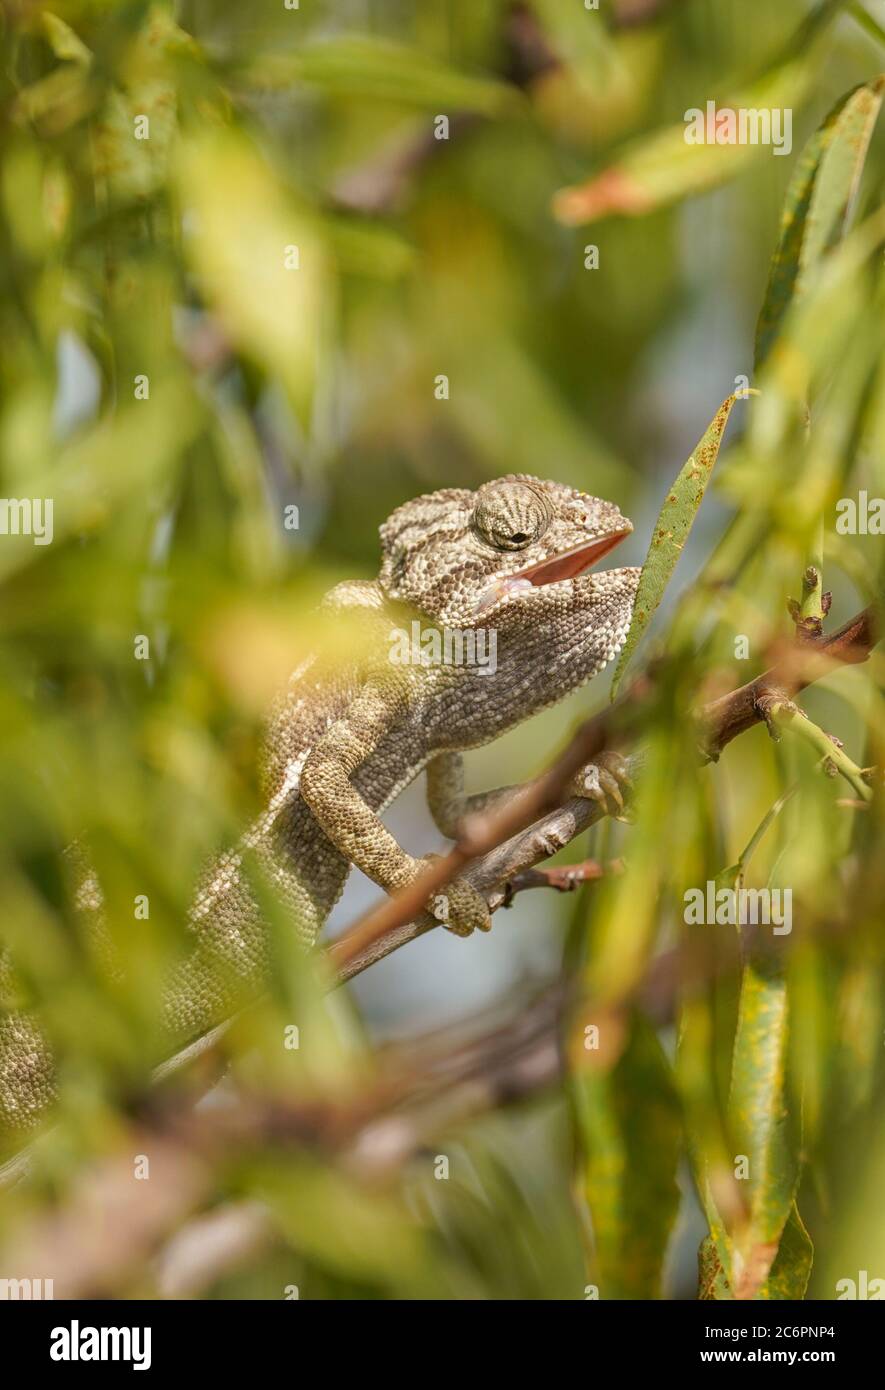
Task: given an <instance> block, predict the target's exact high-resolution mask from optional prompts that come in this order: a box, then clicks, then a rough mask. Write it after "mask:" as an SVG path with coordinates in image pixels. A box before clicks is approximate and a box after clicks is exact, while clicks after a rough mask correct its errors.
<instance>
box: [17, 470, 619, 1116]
mask: <svg viewBox="0 0 885 1390" xmlns="http://www.w3.org/2000/svg"><path fill="white" fill-rule="evenodd" d="M630 530H632V527H631V525H630V523H629V521H627V520H626V518H625V517H623V516H622V515H621V513H620V512H619V511H618V509H617V507H615V506H614V505H613V504H611V503H609V502H605V501H603V500H601V499H599V498H595V497H591V496H589V495H587V494H585V493H582V492H579V491H577V490H576V489H574V488H571V487H566V486H563V485H561V484H558V483H553V482H545V481H542V480H540V479H537V478H533V477H528V476H523V475H516V476H509V477H507V478H503V479H500V480H498V481H496V482H491V483H487V484H485V485H484V486H482V487H481V488H479V489H477V490H476V491H470V490H467V489H460V488H458V489H456V488H449V489H444V490H442V491H439V492H435V493H431V494H428V495H426V496H423V497H419V498H417V499H415V500H414V501H411V502H408V503H406V504H405V505H404V506H402V507H399V508H398V509H397V510H396V511H395V512H394V513H393V514H392V515H391V516H390V517H389V518H388V520H387V521H386V522H385V523H384V524H383V525H382V527H381V531H380V536H381V545H382V564H381V569H380V573H379V575H378V578H377V579H376V580H374V581H371V582H365V581H363V582H353V583H344V584H340V585H338V586H337V587H336V588H335V589H333V590H332V591H331V593H330V594H329V595H327V597H326V599H325V601H324V608H325V610H326V611H327V612H328V615H329V619H330V621H332V622H334V621H335V620H336V616H338V617H341V616H343V615H348V617H349V618H350V619H352V618H353V617H354V616H355V615H356V616H358V617H359V619H360V621H362V620H363V618H364V620H365V624H366V625H367V627H368V636H369V639H370V640H369V641H368V642H367V643H365V644H363V645H362V646H361V647H360V651H359V655H358V656H357V657H356V658H355V659H354V660H353V661H352V662H351V663H350V664H349V665H347V664H341V663H338V664H336V666H335V668H334V669H330V668H328V666H326V665H324V664H323V663H322V662H319V661H314V660H308V661H307V662H305V663H304V664H303V665H302V667H300V668H299V670H298V671H296V672H295V673H294V675H293V676H292V677H291V679H290V681H289V685H288V688H287V689H286V691H285V692H284V694H283V695H282V697H281V698H280V700H279V702H278V704H277V706H276V708H275V710H274V712H273V715H272V717H271V720H270V723H269V729H268V736H267V739H266V758H265V767H264V779H263V781H264V792H265V797H266V809H265V811H264V813H263V814H262V815H261V817H260V818H259V820H258V821H257V822H256V824H254V825H253V826H252V827H250V829H249V830H248V831H247V832H246V834H245V835H244V837H243V840H242V842H241V844H240V845H239V846H238V847H237V848H236V849H234V850H233V851H231V852H229V853H227V854H225V855H223V856H222V857H221V858H220V859H219V860H218V861H216V862H215V863H214V864H213V865H211V866H210V868H209V870H208V871H207V873H206V874H205V876H204V879H203V881H202V883H201V884H200V885H199V887H198V890H197V894H196V897H195V901H194V905H193V908H192V911H191V914H190V920H189V930H190V931H191V932H192V933H193V942H192V946H191V949H190V951H189V953H188V954H187V955H186V957H185V958H184V959H183V960H182V961H181V962H180V964H179V965H178V966H177V967H176V970H175V974H174V978H173V979H172V980H171V982H170V983H169V986H168V988H167V990H166V992H165V996H164V1006H163V1007H164V1031H165V1033H166V1034H167V1035H168V1039H169V1043H170V1048H171V1047H173V1046H175V1045H181V1044H182V1043H184V1042H186V1041H188V1040H189V1039H191V1038H193V1037H195V1036H198V1035H199V1034H201V1033H202V1032H205V1031H206V1030H208V1029H209V1028H211V1027H213V1026H214V1025H215V1024H217V1023H219V1022H220V1021H221V1020H222V1019H224V1018H225V1017H227V1016H229V1014H230V1013H231V1012H232V1011H234V1010H235V1009H236V1008H237V1007H239V1006H241V1005H242V1004H243V1003H244V1002H246V1001H247V1000H248V999H249V998H253V997H255V996H256V995H257V994H259V993H260V992H262V990H263V988H264V987H265V985H266V982H267V979H268V971H269V969H270V960H269V953H268V944H267V933H266V931H265V929H264V928H263V925H262V913H261V909H260V907H259V905H258V903H257V901H256V899H255V897H254V895H253V891H252V889H251V887H250V882H251V881H252V880H250V877H249V874H248V873H247V872H246V871H245V857H247V856H248V857H250V858H251V860H252V862H254V864H256V865H258V866H259V868H260V870H261V871H262V879H263V880H264V881H265V882H267V883H269V884H270V886H271V888H272V890H273V891H274V893H275V894H276V895H277V896H278V898H279V901H280V903H281V905H282V907H283V909H284V911H285V914H286V918H287V920H290V921H291V923H292V927H293V930H294V931H295V932H297V934H298V937H299V939H300V940H301V941H302V942H303V943H304V945H305V946H310V945H312V944H313V943H314V941H315V940H316V937H317V935H318V933H319V932H320V930H321V928H322V926H323V923H324V922H325V920H326V918H327V916H328V914H329V912H330V911H331V909H332V907H333V906H334V904H335V902H336V900H337V899H338V897H339V896H340V894H341V892H342V889H343V887H344V883H345V880H346V878H347V875H348V872H349V870H350V868H351V866H352V865H353V864H356V865H358V866H359V868H360V869H362V870H363V872H364V873H366V874H367V875H368V876H369V878H371V879H373V880H374V881H375V882H376V883H377V884H379V886H380V887H381V888H383V889H385V890H386V891H387V892H388V893H393V892H396V891H397V889H399V888H401V887H403V886H404V885H405V884H407V883H408V882H409V881H410V880H411V879H412V878H413V877H414V876H415V875H416V874H417V873H419V872H420V871H421V868H422V867H423V861H421V860H416V859H414V858H413V857H412V856H411V855H409V854H407V853H406V852H405V851H404V850H403V849H402V848H401V847H400V845H399V844H398V843H397V841H396V840H395V839H394V837H393V836H392V835H391V833H390V832H389V831H388V830H387V829H386V827H385V826H384V825H383V824H382V822H381V820H380V818H379V817H380V814H381V813H382V812H383V810H384V809H385V807H387V806H388V805H389V804H390V802H391V801H392V800H393V799H394V798H395V797H396V796H397V795H398V793H399V792H400V791H401V790H402V789H403V788H404V787H405V786H406V785H407V784H408V783H409V782H411V781H412V780H413V779H414V778H415V777H416V776H417V775H418V774H419V773H420V772H421V771H422V770H426V773H427V788H428V800H429V804H430V809H431V812H432V814H433V817H434V820H435V823H436V825H437V826H438V828H439V829H440V830H441V831H442V833H443V834H445V835H449V836H451V835H453V834H454V833H455V830H456V827H457V823H458V821H459V819H460V818H461V817H462V816H463V815H465V814H468V813H470V812H473V811H476V810H480V809H482V807H484V806H487V805H490V804H492V803H493V801H494V800H495V798H496V797H498V796H501V795H502V794H504V793H505V792H506V791H508V790H509V789H508V788H501V789H499V790H498V791H497V792H488V793H485V794H482V795H479V796H473V797H466V796H465V795H464V792H463V778H462V765H461V752H462V751H463V750H465V749H469V748H472V747H476V746H478V745H480V744H484V743H487V742H489V741H490V740H492V739H494V738H495V737H497V736H498V735H499V734H501V733H503V732H505V731H506V730H507V729H509V728H511V727H512V726H513V725H515V724H518V723H520V722H521V721H522V720H524V719H526V718H528V717H529V716H531V715H533V714H535V713H537V712H538V711H539V710H541V709H544V708H545V707H547V706H549V705H551V704H553V703H554V702H556V701H557V700H560V699H561V698H563V697H564V696H565V695H567V694H568V693H569V692H570V691H572V690H574V689H576V688H577V687H578V686H580V685H582V684H583V683H585V682H586V681H588V680H589V679H590V678H591V677H592V676H593V675H595V674H596V673H597V672H598V671H599V670H600V669H601V668H602V667H603V666H604V665H605V664H606V662H608V661H609V660H611V658H612V657H613V656H614V655H615V654H616V653H617V652H618V650H619V649H620V647H621V645H622V644H623V642H624V639H625V637H626V633H627V629H628V626H629V622H630V617H631V613H632V604H633V598H634V595H635V592H636V586H637V582H638V577H639V571H638V569H635V568H622V569H607V570H600V571H592V570H591V569H590V566H591V565H592V564H595V563H597V562H598V561H599V560H600V559H601V558H602V557H603V556H604V555H605V554H606V553H607V552H608V551H609V550H610V549H612V548H613V547H614V545H616V544H617V543H618V541H620V540H621V539H623V537H624V536H625V535H627V534H628V533H629V531H630ZM416 619H417V621H418V623H419V624H424V625H428V626H429V627H432V628H433V629H434V630H436V631H438V632H441V633H443V632H446V631H448V632H449V633H452V634H461V635H462V636H463V635H464V634H469V633H472V634H478V633H481V634H482V635H483V636H484V637H485V638H486V639H487V641H488V640H490V639H493V640H494V654H495V661H494V669H492V664H491V663H488V662H486V664H485V665H480V664H471V663H470V662H469V661H468V662H466V663H465V662H461V663H454V662H446V661H444V660H437V659H435V656H434V654H433V653H431V654H430V655H428V654H427V653H426V652H424V651H423V648H422V649H421V652H422V653H423V654H419V656H418V657H417V659H415V660H412V661H396V660H395V659H393V657H392V651H393V640H394V639H395V637H396V635H397V634H398V633H401V632H404V631H409V630H410V628H412V625H413V624H414V622H415V620H416ZM466 650H467V651H468V652H469V651H470V650H471V648H470V647H469V645H468V646H467V648H466ZM486 651H488V647H487V648H486ZM571 790H572V794H582V795H591V796H597V797H600V798H604V797H605V795H606V793H607V792H610V791H611V790H612V780H611V773H610V771H608V770H607V769H606V767H605V766H604V765H602V766H598V767H590V768H588V769H586V770H585V773H584V774H582V775H581V776H580V777H579V778H578V779H577V781H576V785H575V786H574V787H573V788H572V789H571ZM78 893H79V900H80V907H81V909H85V910H86V911H88V912H90V913H91V914H92V915H93V916H94V917H95V919H96V923H97V924H99V923H100V915H101V910H102V909H101V898H100V891H99V888H98V885H97V883H96V882H95V881H94V879H93V878H91V877H90V874H89V871H88V868H87V870H86V872H85V874H84V876H83V879H82V881H81V883H80V886H79V889H78ZM446 897H447V911H448V916H447V918H446V920H445V921H444V925H445V926H447V927H448V928H449V929H450V930H452V931H454V932H456V933H458V934H461V935H467V934H469V933H470V932H471V931H473V930H474V929H476V928H479V929H483V930H486V929H488V927H489V926H490V918H489V912H488V907H487V904H486V902H485V901H484V899H483V898H482V897H480V896H479V895H478V894H477V893H476V892H475V890H474V889H473V888H471V887H470V886H469V885H468V884H466V883H464V882H463V881H456V882H455V883H453V884H451V885H449V887H448V889H447V892H446ZM52 1092H53V1075H52V1063H51V1058H50V1056H49V1051H48V1048H47V1047H46V1044H45V1042H44V1040H43V1038H42V1037H41V1034H40V1031H39V1027H38V1025H37V1022H36V1021H35V1019H34V1018H33V1017H31V1016H27V1015H23V1014H7V1015H6V1016H5V1017H2V1018H0V1139H3V1138H4V1137H5V1138H6V1139H7V1141H8V1139H9V1137H10V1136H11V1135H21V1134H23V1133H27V1131H28V1130H29V1129H31V1128H33V1126H34V1125H35V1124H37V1123H39V1121H40V1120H41V1119H42V1118H43V1116H44V1115H45V1113H46V1109H47V1106H48V1104H49V1103H50V1101H51V1098H52Z"/></svg>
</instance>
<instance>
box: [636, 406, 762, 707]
mask: <svg viewBox="0 0 885 1390" xmlns="http://www.w3.org/2000/svg"><path fill="white" fill-rule="evenodd" d="M746 394H747V393H746V392H743V393H741V396H740V399H743V398H744V397H745V395H746ZM750 394H752V395H756V394H757V393H756V392H755V391H752V389H751V391H750ZM738 399H739V396H738V394H737V393H734V394H732V395H731V396H728V397H727V398H726V399H725V400H724V401H723V402H722V404H721V406H720V407H719V409H718V410H717V412H716V414H715V416H714V418H713V420H712V422H711V423H710V425H709V427H708V428H707V430H706V432H705V433H704V435H703V437H702V439H701V440H700V442H699V443H698V445H697V448H696V449H695V450H694V451H693V453H692V454H691V456H690V458H689V459H688V461H687V462H686V463H685V464H684V465H683V467H682V469H681V471H680V473H679V475H678V477H677V478H676V481H675V482H674V484H673V486H672V488H671V489H670V491H669V492H668V493H667V496H666V498H665V500H664V505H663V506H662V508H661V511H660V514H659V516H658V519H657V521H656V522H655V527H654V531H653V532H652V538H651V544H650V545H649V548H648V554H647V555H646V557H645V564H644V565H643V566H642V574H641V575H640V576H639V587H638V588H637V591H636V602H635V603H634V605H633V620H632V622H631V623H630V631H629V632H628V633H627V640H626V642H625V643H624V645H623V647H622V648H621V654H620V656H619V657H618V663H617V665H616V666H615V671H614V676H613V677H612V687H611V694H612V699H614V697H615V694H616V692H617V689H618V685H619V684H620V681H621V677H622V676H623V674H624V671H625V669H626V667H627V663H628V661H629V660H630V657H631V656H632V655H633V652H634V651H635V650H636V647H637V645H638V643H639V639H640V638H641V636H642V634H643V633H644V632H645V629H646V628H647V627H648V625H649V623H650V622H651V619H652V617H653V615H654V613H655V611H656V610H657V608H658V605H659V604H660V602H661V599H662V598H663V596H664V590H665V589H666V587H667V584H668V583H669V581H670V576H671V575H672V573H673V570H674V569H675V568H676V561H677V560H678V559H679V556H680V554H681V553H682V548H683V546H684V545H685V542H686V540H687V539H688V533H689V531H690V530H691V528H692V524H693V522H694V519H695V515H696V513H697V511H698V508H699V507H700V505H701V502H702V501H703V499H704V493H705V491H706V488H707V483H708V482H709V481H710V474H711V473H712V471H713V465H714V463H715V462H716V458H717V456H718V454H719V445H720V443H721V441H722V436H723V434H724V432H725V426H726V425H727V423H728V417H729V415H730V414H731V407H732V406H733V405H734V403H735V401H736V400H738Z"/></svg>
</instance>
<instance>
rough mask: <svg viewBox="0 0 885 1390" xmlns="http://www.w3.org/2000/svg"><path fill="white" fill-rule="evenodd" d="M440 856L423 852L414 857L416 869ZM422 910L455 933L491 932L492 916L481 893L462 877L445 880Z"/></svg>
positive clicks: (466, 934)
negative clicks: (420, 855) (420, 857)
mask: <svg viewBox="0 0 885 1390" xmlns="http://www.w3.org/2000/svg"><path fill="white" fill-rule="evenodd" d="M438 858H439V855H437V854H428V855H425V857H424V858H423V859H418V860H416V866H417V872H418V873H422V872H423V871H424V869H425V868H426V867H427V865H428V864H432V863H433V862H434V861H435V860H437V859H438ZM425 909H426V911H427V912H429V913H430V915H431V916H432V917H435V918H436V920H437V921H438V922H439V924H440V926H443V927H445V928H446V930H447V931H450V932H453V933H454V934H455V936H470V935H471V933H472V932H474V931H491V929H492V916H491V913H490V912H489V905H488V903H487V902H486V900H485V898H484V897H483V896H482V894H481V893H478V892H477V891H476V889H475V888H473V887H472V886H471V884H469V883H467V881H466V880H465V879H463V878H456V879H454V880H453V881H452V882H451V883H447V884H446V886H445V887H444V888H441V889H440V890H439V892H438V893H434V895H433V897H432V898H430V899H428V901H427V903H426V904H425Z"/></svg>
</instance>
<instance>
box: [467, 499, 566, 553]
mask: <svg viewBox="0 0 885 1390" xmlns="http://www.w3.org/2000/svg"><path fill="white" fill-rule="evenodd" d="M549 522H550V515H549V512H548V510H547V507H546V504H545V502H544V499H543V498H542V497H541V496H540V495H539V494H538V493H537V492H535V490H534V488H531V487H528V486H526V484H524V483H498V484H496V485H494V486H492V487H487V488H484V489H483V490H482V492H481V494H480V497H479V501H478V502H477V504H476V508H475V509H474V513H473V529H474V530H475V531H476V532H477V534H478V535H479V536H480V537H481V538H482V539H483V540H484V541H485V542H486V543H487V544H488V545H492V546H494V547H495V549H496V550H525V548H526V546H528V545H531V544H532V543H533V542H534V541H536V540H538V539H539V537H540V536H542V535H543V534H544V532H545V531H546V530H547V526H548V525H549Z"/></svg>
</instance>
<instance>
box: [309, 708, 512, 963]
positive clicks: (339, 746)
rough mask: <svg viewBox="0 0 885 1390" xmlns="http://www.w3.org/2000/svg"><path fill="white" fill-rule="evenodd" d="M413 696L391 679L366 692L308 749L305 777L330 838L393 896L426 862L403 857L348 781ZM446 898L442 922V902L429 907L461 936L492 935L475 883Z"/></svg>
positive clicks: (453, 889)
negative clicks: (473, 885)
mask: <svg viewBox="0 0 885 1390" xmlns="http://www.w3.org/2000/svg"><path fill="white" fill-rule="evenodd" d="M408 696H409V692H408V688H407V687H405V686H404V685H401V684H400V683H399V682H396V681H393V680H392V681H390V682H386V683H385V684H384V685H383V686H382V685H381V684H380V683H378V684H371V683H370V684H368V685H366V686H365V687H364V688H363V690H362V691H361V692H360V694H359V695H358V696H357V697H356V699H355V700H354V701H353V703H352V704H351V706H350V708H349V709H348V711H347V713H346V715H344V716H343V717H342V718H341V719H339V720H337V722H336V723H334V724H333V725H332V726H331V728H329V729H328V730H327V731H326V733H325V734H324V735H323V736H322V738H321V739H320V740H319V741H318V743H317V744H316V745H315V746H314V748H313V749H312V750H311V752H310V754H309V755H308V758H307V760H306V762H305V764H304V768H303V770H302V773H301V784H300V793H301V796H302V797H303V798H304V801H305V802H306V804H307V805H308V806H309V807H310V810H311V812H312V813H313V815H314V817H315V818H316V820H317V821H318V822H319V824H320V826H321V827H322V829H323V830H324V831H325V833H326V834H327V835H328V837H329V839H330V840H331V841H332V843H333V844H334V845H335V846H336V848H337V849H338V850H340V852H341V853H342V854H343V855H345V856H346V858H348V859H349V860H350V862H351V863H352V864H355V865H356V866H357V868H358V869H362V871H363V873H364V874H366V875H367V876H368V877H369V878H371V879H372V880H373V881H374V882H375V883H377V884H378V885H379V886H380V887H381V888H383V889H384V890H385V892H388V893H396V892H397V891H398V890H399V889H401V888H404V887H405V886H406V885H407V884H408V883H411V882H412V881H413V879H415V878H416V877H417V876H418V874H420V873H421V872H422V870H423V869H424V867H425V862H424V861H423V860H420V859H415V858H413V857H412V855H410V854H407V853H406V851H405V850H404V849H403V848H402V846H401V845H400V844H399V843H398V842H397V840H396V839H395V838H394V836H393V835H391V833H390V831H389V830H388V829H387V827H386V826H385V825H383V824H382V822H381V820H380V818H379V817H378V816H377V815H376V813H375V812H374V811H373V810H372V808H371V806H369V805H368V804H367V803H366V801H364V799H363V797H362V796H361V795H360V793H359V792H358V791H357V789H356V787H355V786H354V784H353V782H352V780H351V779H352V777H353V774H354V773H355V772H356V770H357V768H359V767H360V766H361V765H362V764H363V763H364V762H365V761H366V759H367V758H368V757H370V756H371V754H372V753H373V752H374V750H375V749H376V748H377V746H378V744H379V742H380V741H381V739H382V738H383V737H384V736H385V735H386V734H387V733H389V731H390V729H391V727H392V726H393V724H394V723H395V722H396V720H397V719H398V718H399V717H400V716H401V715H404V714H407V713H408V708H409V704H408ZM444 897H445V899H446V910H447V914H448V915H447V916H445V917H443V916H442V913H441V912H440V911H439V910H435V907H437V908H438V906H439V902H438V899H434V900H433V902H432V903H428V904H427V911H429V912H431V913H433V915H434V916H436V917H437V918H438V920H440V921H441V922H442V925H443V926H445V927H448V929H449V930H450V931H453V932H455V934H456V935H458V936H469V934H470V933H471V932H472V931H473V930H474V929H476V928H479V929H480V930H481V931H488V930H489V928H490V927H491V917H490V914H489V909H488V904H487V903H486V901H485V899H484V898H483V897H482V896H481V895H480V894H479V893H477V892H476V890H475V889H474V888H472V887H471V886H470V884H468V883H465V882H463V881H462V880H457V879H456V880H455V882H453V883H450V884H449V885H448V886H447V888H446V890H445V895H444Z"/></svg>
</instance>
